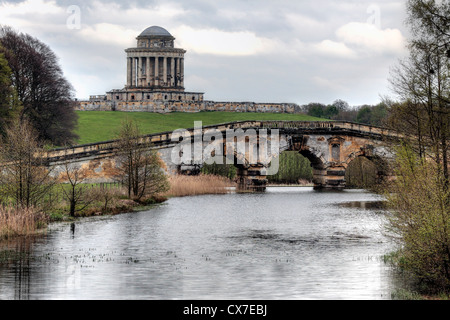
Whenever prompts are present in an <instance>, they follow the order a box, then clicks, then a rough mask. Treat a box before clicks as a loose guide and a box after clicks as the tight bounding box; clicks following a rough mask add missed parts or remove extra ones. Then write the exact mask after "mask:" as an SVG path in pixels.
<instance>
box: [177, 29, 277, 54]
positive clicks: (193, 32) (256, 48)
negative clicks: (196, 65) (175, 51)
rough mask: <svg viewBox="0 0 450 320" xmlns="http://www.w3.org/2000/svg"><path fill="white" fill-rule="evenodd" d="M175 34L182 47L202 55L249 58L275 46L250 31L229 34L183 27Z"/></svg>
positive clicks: (220, 31) (221, 31) (215, 30)
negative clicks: (248, 56)
mask: <svg viewBox="0 0 450 320" xmlns="http://www.w3.org/2000/svg"><path fill="white" fill-rule="evenodd" d="M174 33H175V34H176V35H177V39H179V40H178V43H179V45H180V46H181V47H183V48H185V49H187V50H192V51H193V52H195V53H201V54H214V55H225V56H247V55H254V54H259V53H262V52H265V51H267V50H269V49H270V48H271V47H273V46H274V43H273V41H271V40H270V39H267V38H261V37H257V36H256V35H255V34H254V33H253V32H249V31H237V32H228V31H223V30H218V29H215V28H211V29H194V28H192V27H189V26H182V27H180V28H177V29H175V30H174Z"/></svg>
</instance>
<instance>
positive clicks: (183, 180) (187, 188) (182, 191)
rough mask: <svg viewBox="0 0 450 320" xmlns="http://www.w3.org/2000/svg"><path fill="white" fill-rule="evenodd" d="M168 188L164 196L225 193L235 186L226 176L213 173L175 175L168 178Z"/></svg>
mask: <svg viewBox="0 0 450 320" xmlns="http://www.w3.org/2000/svg"><path fill="white" fill-rule="evenodd" d="M169 182H170V189H169V191H167V192H166V193H165V194H164V196H166V197H184V196H194V195H202V194H226V193H229V192H230V191H231V189H232V187H234V186H235V184H234V183H233V181H231V180H230V179H228V178H225V177H221V176H214V175H204V174H201V175H198V176H184V175H175V176H171V177H170V178H169Z"/></svg>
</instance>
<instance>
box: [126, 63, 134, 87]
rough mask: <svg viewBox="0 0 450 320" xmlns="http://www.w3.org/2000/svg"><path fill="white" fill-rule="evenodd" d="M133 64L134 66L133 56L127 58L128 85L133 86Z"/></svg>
mask: <svg viewBox="0 0 450 320" xmlns="http://www.w3.org/2000/svg"><path fill="white" fill-rule="evenodd" d="M131 66H132V61H131V58H127V87H128V88H129V87H131V79H132V77H133V74H132V72H131V70H132V69H131Z"/></svg>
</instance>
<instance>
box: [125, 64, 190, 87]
mask: <svg viewBox="0 0 450 320" xmlns="http://www.w3.org/2000/svg"><path fill="white" fill-rule="evenodd" d="M127 87H128V88H130V87H165V88H180V87H181V88H183V87H184V58H182V57H171V56H144V57H128V58H127Z"/></svg>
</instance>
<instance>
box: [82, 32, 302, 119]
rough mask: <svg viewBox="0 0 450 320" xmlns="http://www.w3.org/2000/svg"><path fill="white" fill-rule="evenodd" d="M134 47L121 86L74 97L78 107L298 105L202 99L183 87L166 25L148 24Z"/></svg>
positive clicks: (256, 108) (179, 56) (178, 52)
mask: <svg viewBox="0 0 450 320" xmlns="http://www.w3.org/2000/svg"><path fill="white" fill-rule="evenodd" d="M136 40H137V43H136V47H134V48H128V49H126V50H125V52H126V60H127V62H126V63H127V74H126V81H127V82H126V85H125V87H124V88H123V89H114V90H111V91H109V92H107V93H106V95H96V96H90V98H89V100H88V101H78V103H77V106H76V110H80V111H90V110H98V111H142V112H160V113H167V112H173V111H178V112H198V111H233V112H289V113H292V112H296V110H298V109H299V107H298V106H297V105H295V104H285V103H282V104H280V103H253V102H215V101H204V99H203V95H204V94H203V93H202V92H186V91H185V88H184V54H185V53H186V50H183V49H179V48H175V38H174V37H173V36H172V35H171V34H170V33H169V31H167V30H166V29H164V28H162V27H158V26H152V27H149V28H147V29H145V30H144V31H142V32H141V33H140V34H139V35H138V36H137V38H136Z"/></svg>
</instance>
